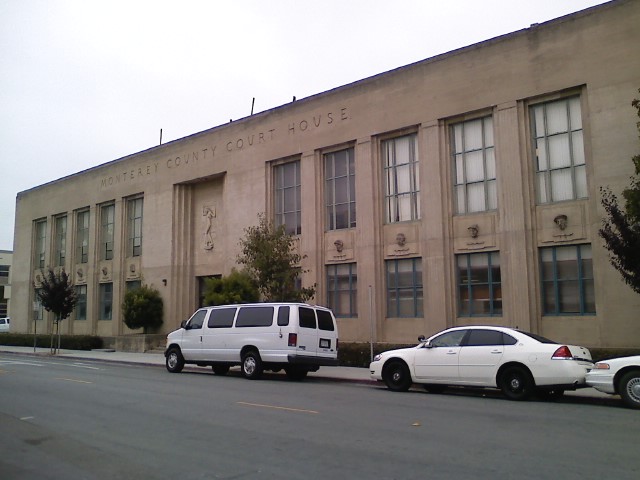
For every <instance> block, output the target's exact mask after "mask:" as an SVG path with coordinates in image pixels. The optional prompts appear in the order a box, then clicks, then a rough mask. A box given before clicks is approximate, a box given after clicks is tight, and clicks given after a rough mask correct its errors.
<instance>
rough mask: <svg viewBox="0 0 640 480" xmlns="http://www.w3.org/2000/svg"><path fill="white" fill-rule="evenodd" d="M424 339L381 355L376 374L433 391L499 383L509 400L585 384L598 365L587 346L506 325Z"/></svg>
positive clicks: (395, 385)
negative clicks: (563, 342) (590, 371)
mask: <svg viewBox="0 0 640 480" xmlns="http://www.w3.org/2000/svg"><path fill="white" fill-rule="evenodd" d="M419 341H420V343H419V344H418V345H416V346H415V347H410V348H401V349H397V350H389V351H386V352H383V353H381V354H379V355H376V356H375V357H374V359H373V362H371V365H370V367H369V368H370V370H371V378H373V379H375V380H382V381H383V382H384V383H385V384H386V385H387V387H388V388H389V389H390V390H393V391H406V390H408V389H409V388H410V387H411V385H412V384H414V383H420V384H423V385H424V387H425V388H426V389H427V391H429V392H433V393H438V392H442V391H443V390H444V389H445V388H446V387H447V386H449V385H459V386H471V387H493V388H499V389H500V390H502V392H503V394H504V395H505V396H506V397H507V398H509V399H512V400H523V399H526V398H528V397H529V396H530V395H531V394H533V393H534V392H539V393H541V394H543V395H547V396H554V397H557V396H560V395H562V394H563V393H564V391H565V390H575V389H577V388H581V387H585V386H586V384H585V375H586V373H587V370H588V369H589V368H591V367H592V366H593V362H592V361H591V353H590V352H589V350H587V349H586V348H584V347H579V346H575V345H562V344H559V343H556V342H553V341H551V340H548V339H546V338H544V337H541V336H539V335H535V334H532V333H527V332H523V331H520V330H514V329H511V328H506V327H494V326H468V327H455V328H450V329H447V330H444V331H442V332H440V333H437V334H435V335H433V336H432V337H430V338H428V339H424V337H420V338H419Z"/></svg>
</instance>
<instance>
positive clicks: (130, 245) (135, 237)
mask: <svg viewBox="0 0 640 480" xmlns="http://www.w3.org/2000/svg"><path fill="white" fill-rule="evenodd" d="M143 216H144V197H142V196H138V197H133V198H128V199H127V257H129V258H131V257H140V256H142V222H143Z"/></svg>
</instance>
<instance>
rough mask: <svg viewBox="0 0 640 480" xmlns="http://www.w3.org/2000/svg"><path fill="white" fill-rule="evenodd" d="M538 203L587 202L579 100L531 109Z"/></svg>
mask: <svg viewBox="0 0 640 480" xmlns="http://www.w3.org/2000/svg"><path fill="white" fill-rule="evenodd" d="M530 112H531V130H532V133H531V135H532V138H533V142H532V143H533V148H534V156H535V159H536V178H537V196H538V198H537V200H538V203H552V202H560V201H562V200H575V199H578V198H587V196H588V193H587V171H586V166H585V157H584V140H583V134H582V112H581V107H580V97H571V98H564V99H562V100H556V101H553V102H547V103H541V104H539V105H533V106H532V107H531V109H530Z"/></svg>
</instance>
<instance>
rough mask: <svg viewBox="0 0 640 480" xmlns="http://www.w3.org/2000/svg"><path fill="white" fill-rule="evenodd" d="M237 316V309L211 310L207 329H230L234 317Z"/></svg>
mask: <svg viewBox="0 0 640 480" xmlns="http://www.w3.org/2000/svg"><path fill="white" fill-rule="evenodd" d="M235 316H236V309H235V308H215V309H213V310H211V314H210V315H209V321H208V322H207V327H209V328H230V327H232V326H233V317H235Z"/></svg>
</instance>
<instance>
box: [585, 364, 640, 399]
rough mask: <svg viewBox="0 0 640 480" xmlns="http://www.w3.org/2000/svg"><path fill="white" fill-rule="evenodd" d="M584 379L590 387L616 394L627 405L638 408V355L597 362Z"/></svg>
mask: <svg viewBox="0 0 640 480" xmlns="http://www.w3.org/2000/svg"><path fill="white" fill-rule="evenodd" d="M586 379H587V385H589V386H590V387H593V388H595V389H596V390H600V391H601V392H604V393H610V394H612V395H615V394H618V395H620V397H622V401H623V402H624V403H625V405H627V406H628V407H631V408H640V355H635V356H633V357H621V358H612V359H611V360H603V361H601V362H598V363H596V364H595V365H594V366H593V369H592V370H590V371H589V372H588V373H587V377H586Z"/></svg>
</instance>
